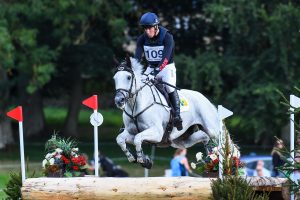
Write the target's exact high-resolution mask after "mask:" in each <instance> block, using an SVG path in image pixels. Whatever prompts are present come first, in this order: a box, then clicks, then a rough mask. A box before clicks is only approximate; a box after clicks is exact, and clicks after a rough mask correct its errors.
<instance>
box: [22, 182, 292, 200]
mask: <svg viewBox="0 0 300 200" xmlns="http://www.w3.org/2000/svg"><path fill="white" fill-rule="evenodd" d="M249 181H250V183H251V185H253V186H254V189H255V190H260V191H261V190H267V191H281V189H282V184H283V183H285V182H286V180H285V179H274V178H268V179H265V178H264V179H262V178H259V177H254V178H249ZM210 184H211V179H209V178H195V177H149V178H103V177H100V178H96V177H80V178H31V179H27V180H26V181H25V182H24V185H23V187H22V189H21V192H22V198H23V199H24V200H27V199H28V200H44V199H60V200H71V199H86V200H94V199H98V200H108V199H109V200H111V199H114V200H121V199H122V200H132V199H135V200H139V199H141V200H150V199H151V200H152V199H172V200H194V199H197V200H199V199H200V200H201V199H203V200H204V199H205V200H206V199H209V197H210V195H211V186H210Z"/></svg>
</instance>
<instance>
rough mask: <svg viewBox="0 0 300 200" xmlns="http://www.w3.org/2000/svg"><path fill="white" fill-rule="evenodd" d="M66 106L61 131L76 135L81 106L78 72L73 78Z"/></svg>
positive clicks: (80, 81)
mask: <svg viewBox="0 0 300 200" xmlns="http://www.w3.org/2000/svg"><path fill="white" fill-rule="evenodd" d="M74 80H76V81H75V82H74V84H73V87H72V90H71V94H70V99H69V107H68V115H67V118H66V120H65V123H64V128H63V133H64V135H66V136H72V137H77V136H78V130H77V129H78V117H79V112H80V106H81V98H82V84H83V83H82V82H83V80H82V78H81V77H80V74H78V76H77V77H76V78H75V79H74Z"/></svg>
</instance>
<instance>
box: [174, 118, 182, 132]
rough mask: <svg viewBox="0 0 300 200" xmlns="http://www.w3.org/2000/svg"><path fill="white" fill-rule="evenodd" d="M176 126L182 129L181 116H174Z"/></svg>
mask: <svg viewBox="0 0 300 200" xmlns="http://www.w3.org/2000/svg"><path fill="white" fill-rule="evenodd" d="M174 126H175V127H176V128H177V130H178V131H181V130H182V128H183V127H182V119H181V118H180V117H175V118H174Z"/></svg>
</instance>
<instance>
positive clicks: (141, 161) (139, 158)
mask: <svg viewBox="0 0 300 200" xmlns="http://www.w3.org/2000/svg"><path fill="white" fill-rule="evenodd" d="M144 160H145V159H144V158H143V157H138V158H137V160H136V161H137V162H138V163H141V164H143V163H144Z"/></svg>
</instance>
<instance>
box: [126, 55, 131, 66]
mask: <svg viewBox="0 0 300 200" xmlns="http://www.w3.org/2000/svg"><path fill="white" fill-rule="evenodd" d="M126 65H127V67H129V68H131V61H130V57H129V55H128V54H127V55H126Z"/></svg>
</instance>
